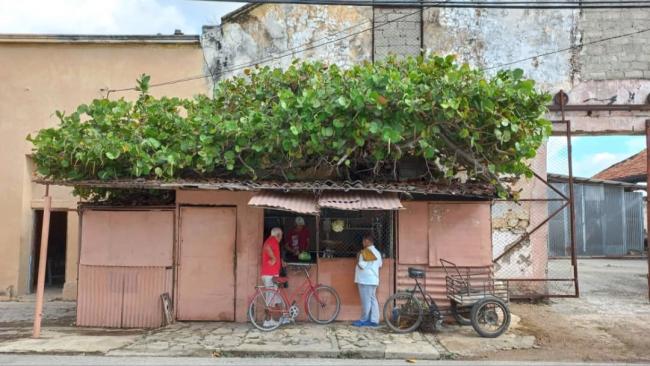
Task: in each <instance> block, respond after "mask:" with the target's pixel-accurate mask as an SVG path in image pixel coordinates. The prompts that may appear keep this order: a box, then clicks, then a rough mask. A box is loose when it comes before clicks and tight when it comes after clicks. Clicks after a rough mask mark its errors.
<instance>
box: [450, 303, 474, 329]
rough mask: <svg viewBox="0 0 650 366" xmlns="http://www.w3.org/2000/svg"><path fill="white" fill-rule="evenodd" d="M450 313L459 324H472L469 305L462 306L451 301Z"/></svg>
mask: <svg viewBox="0 0 650 366" xmlns="http://www.w3.org/2000/svg"><path fill="white" fill-rule="evenodd" d="M451 315H453V316H454V319H456V322H458V324H460V325H470V324H472V319H471V318H470V317H471V316H472V307H471V306H462V305H458V303H457V302H456V301H453V300H452V301H451Z"/></svg>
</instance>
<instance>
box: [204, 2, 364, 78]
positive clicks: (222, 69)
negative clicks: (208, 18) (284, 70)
mask: <svg viewBox="0 0 650 366" xmlns="http://www.w3.org/2000/svg"><path fill="white" fill-rule="evenodd" d="M371 26H372V9H371V8H369V7H352V6H307V5H282V4H268V5H262V6H255V5H253V6H248V7H246V8H245V9H243V10H242V11H241V12H235V13H233V14H231V15H230V16H228V17H227V18H224V19H223V22H222V24H221V25H220V26H211V27H204V28H203V35H202V37H201V44H202V46H203V50H204V52H205V58H206V60H207V63H208V71H209V72H210V73H211V74H212V75H214V76H215V79H219V78H224V77H229V76H232V75H234V74H239V73H241V72H242V70H243V68H244V67H248V66H250V65H251V64H253V63H260V65H269V66H278V67H287V66H288V65H290V64H291V62H292V61H293V59H295V58H300V59H326V60H327V62H330V63H335V64H338V65H343V66H349V65H352V64H354V63H358V62H361V61H365V60H370V59H371V49H372V47H371V42H372V36H371V32H368V31H364V32H362V31H363V30H364V29H370V28H371ZM347 28H349V29H348V30H347V32H345V33H341V34H338V35H336V36H333V37H330V38H328V35H331V34H334V33H337V32H339V31H341V30H344V29H347ZM355 33H358V34H355ZM341 35H350V36H349V37H347V38H345V39H342V40H340V41H336V42H330V41H332V40H333V39H336V38H340V37H341ZM316 45H321V46H319V47H315V48H313V49H309V48H311V47H314V46H316ZM302 51H304V52H302ZM260 61H265V62H263V63H262V62H260Z"/></svg>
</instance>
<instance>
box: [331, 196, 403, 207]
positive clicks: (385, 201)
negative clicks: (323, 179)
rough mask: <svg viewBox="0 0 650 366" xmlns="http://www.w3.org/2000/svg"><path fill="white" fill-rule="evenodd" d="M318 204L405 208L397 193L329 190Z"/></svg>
mask: <svg viewBox="0 0 650 366" xmlns="http://www.w3.org/2000/svg"><path fill="white" fill-rule="evenodd" d="M318 206H320V207H326V208H335V209H338V210H399V209H403V208H404V206H402V202H401V201H400V200H399V197H398V196H397V193H383V194H381V193H375V192H327V193H323V195H322V196H320V198H319V199H318Z"/></svg>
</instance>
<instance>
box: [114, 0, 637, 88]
mask: <svg viewBox="0 0 650 366" xmlns="http://www.w3.org/2000/svg"><path fill="white" fill-rule="evenodd" d="M210 1H214V0H210ZM420 11H421V9H418V10H417V11H415V12H412V13H408V14H406V15H403V16H400V17H398V18H395V19H392V20H389V21H386V22H385V23H382V24H379V25H377V24H375V25H373V26H372V27H369V28H365V29H362V30H361V31H358V32H355V33H350V34H348V35H346V36H343V37H340V38H336V39H332V40H329V41H326V42H323V43H320V44H312V43H313V42H309V43H306V44H303V45H299V46H295V47H293V48H290V49H287V50H285V51H284V52H285V53H284V54H280V55H276V56H271V57H267V58H265V59H261V60H257V61H254V62H249V63H245V64H239V65H235V66H233V67H231V68H228V69H226V70H224V71H221V72H219V75H218V76H221V75H223V74H225V73H229V72H233V71H238V70H242V69H245V68H249V67H253V66H256V65H259V64H262V63H267V62H272V61H276V60H279V59H282V58H284V57H287V56H291V55H295V54H298V53H302V52H306V51H310V50H313V49H315V48H319V47H322V46H326V45H328V44H332V43H335V42H338V41H341V40H345V39H348V38H351V37H353V36H356V35H358V34H361V33H364V32H367V31H369V30H374V29H377V28H381V27H383V26H386V25H388V24H391V23H394V22H397V21H399V20H401V19H404V18H408V17H410V16H412V15H415V14H417V13H419V12H420ZM367 22H368V21H366V22H363V23H359V24H357V25H353V26H350V27H348V28H346V29H344V30H342V31H339V32H337V33H340V32H343V31H345V30H348V29H351V28H354V27H357V26H359V25H361V24H365V23H367ZM649 31H650V28H645V29H641V30H638V31H634V32H629V33H624V34H619V35H615V36H611V37H606V38H600V39H597V40H594V41H590V42H585V43H580V44H577V45H573V46H569V47H565V48H561V49H558V50H554V51H549V52H544V53H540V54H537V55H534V56H529V57H526V58H522V59H519V60H515V61H511V62H506V63H501V64H497V65H494V66H489V67H485V68H483V70H492V69H496V68H503V67H505V66H510V65H514V64H517V63H521V62H525V61H529V60H533V59H536V58H540V57H545V56H549V55H553V54H557V53H561V52H566V51H569V50H573V49H578V48H582V47H584V46H588V45H593V44H597V43H602V42H606V41H610V40H613V39H618V38H624V37H629V36H632V35H636V34H640V33H645V32H649ZM337 33H334V34H337ZM330 37H331V35H329V36H325V37H321V38H320V39H319V40H322V39H325V38H330ZM301 47H305V48H303V49H299V48H301ZM297 49H298V50H297ZM296 50H297V51H296ZM288 51H290V52H288ZM294 51H295V52H294ZM211 76H212V77H214V75H212V74H211V73H208V74H201V75H196V76H189V77H185V78H181V79H176V80H170V81H165V82H160V83H153V84H150V85H149V87H150V88H153V87H158V86H165V85H172V84H177V83H182V82H187V81H193V80H200V79H205V78H208V77H211ZM131 90H136V88H135V87H131V88H122V89H109V90H108V91H107V92H108V93H107V97H108V95H109V94H110V93H114V92H122V91H131Z"/></svg>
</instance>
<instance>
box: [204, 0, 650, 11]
mask: <svg viewBox="0 0 650 366" xmlns="http://www.w3.org/2000/svg"><path fill="white" fill-rule="evenodd" d="M200 1H210V2H225V1H228V2H242V3H250V4H294V5H339V6H345V5H350V6H389V7H408V8H412V7H417V6H426V7H433V8H473V9H476V8H482V9H483V8H487V9H537V10H541V9H549V10H553V9H554V10H557V9H642V8H650V2H648V1H647V0H637V1H634V0H620V1H614V0H612V1H600V0H586V1H457V0H456V1H447V2H444V3H441V2H435V1H432V0H422V1H414V0H406V1H399V0H234V1H233V0H200Z"/></svg>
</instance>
